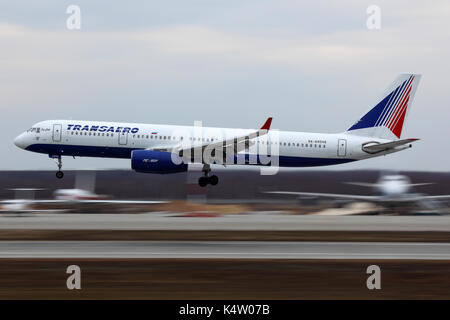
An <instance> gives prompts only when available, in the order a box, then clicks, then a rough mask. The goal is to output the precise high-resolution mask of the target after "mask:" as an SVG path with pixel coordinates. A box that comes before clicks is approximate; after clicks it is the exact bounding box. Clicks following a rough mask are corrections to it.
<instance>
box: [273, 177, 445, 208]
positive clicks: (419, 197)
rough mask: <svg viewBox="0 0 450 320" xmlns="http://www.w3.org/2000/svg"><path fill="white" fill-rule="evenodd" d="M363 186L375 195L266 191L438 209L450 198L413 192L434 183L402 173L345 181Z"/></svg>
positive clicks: (385, 205)
mask: <svg viewBox="0 0 450 320" xmlns="http://www.w3.org/2000/svg"><path fill="white" fill-rule="evenodd" d="M345 183H346V184H352V185H357V186H362V187H370V188H372V189H373V191H374V195H356V194H341V193H320V192H296V191H266V192H265V193H268V194H281V195H292V196H297V197H313V198H319V199H320V198H322V199H334V200H340V201H341V200H343V201H361V202H370V203H373V204H377V205H380V206H384V207H390V208H392V207H400V206H410V205H413V204H417V205H419V206H421V207H424V208H427V209H436V208H437V204H436V202H435V201H438V200H450V195H437V196H427V195H423V194H417V193H411V189H412V188H413V187H416V186H424V185H429V184H432V183H428V182H425V183H411V181H410V179H409V178H408V177H407V176H405V175H401V174H384V175H381V176H380V178H379V179H378V181H377V182H375V183H368V182H345Z"/></svg>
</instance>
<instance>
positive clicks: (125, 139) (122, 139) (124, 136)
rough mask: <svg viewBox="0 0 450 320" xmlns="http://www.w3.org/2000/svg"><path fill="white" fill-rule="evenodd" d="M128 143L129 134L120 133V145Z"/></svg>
mask: <svg viewBox="0 0 450 320" xmlns="http://www.w3.org/2000/svg"><path fill="white" fill-rule="evenodd" d="M127 143H128V132H121V133H119V144H120V145H126V144H127Z"/></svg>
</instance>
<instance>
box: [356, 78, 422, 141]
mask: <svg viewBox="0 0 450 320" xmlns="http://www.w3.org/2000/svg"><path fill="white" fill-rule="evenodd" d="M416 77H417V78H418V79H417V80H419V78H420V75H414V74H412V75H408V76H407V78H406V79H405V80H404V81H403V82H402V83H401V84H400V85H399V86H397V87H396V88H395V89H394V90H393V91H391V92H390V93H389V94H388V95H387V96H386V97H385V98H384V99H383V100H381V101H380V102H379V103H378V104H377V105H376V106H375V107H374V108H373V109H372V110H370V111H369V112H368V113H366V114H365V115H364V116H363V117H362V118H361V119H360V120H359V121H358V122H357V123H355V124H354V125H353V126H352V127H351V128H350V129H348V131H351V130H357V129H365V128H373V127H386V128H388V129H389V130H390V131H391V132H392V133H393V134H394V135H395V136H396V137H397V138H400V135H401V133H402V128H403V123H404V121H405V117H406V112H407V108H408V105H409V104H410V102H411V100H412V97H413V95H414V91H415V87H416V86H417V84H416V85H415V86H413V84H414V80H415V79H416ZM416 82H417V81H416Z"/></svg>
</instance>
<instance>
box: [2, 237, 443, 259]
mask: <svg viewBox="0 0 450 320" xmlns="http://www.w3.org/2000/svg"><path fill="white" fill-rule="evenodd" d="M0 258H105V259H106V258H117V259H119V258H120V259H123V258H190V259H197V258H207V259H214V258H215V259H217V258H220V259H413V260H450V243H417V242H416V243H401V242H400V243H393V242H371V243H369V242H269V241H210V242H206V241H1V242H0Z"/></svg>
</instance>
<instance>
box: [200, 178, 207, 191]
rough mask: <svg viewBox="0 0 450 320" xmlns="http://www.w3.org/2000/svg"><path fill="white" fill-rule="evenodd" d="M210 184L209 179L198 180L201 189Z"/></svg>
mask: <svg viewBox="0 0 450 320" xmlns="http://www.w3.org/2000/svg"><path fill="white" fill-rule="evenodd" d="M207 184H208V177H200V178H198V185H199V186H200V187H202V188H203V187H206V185H207Z"/></svg>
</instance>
